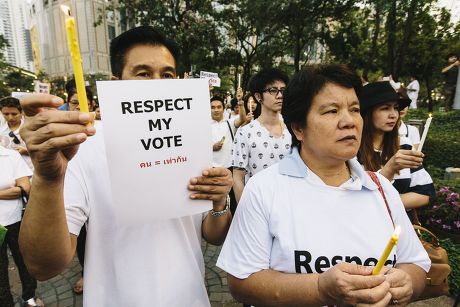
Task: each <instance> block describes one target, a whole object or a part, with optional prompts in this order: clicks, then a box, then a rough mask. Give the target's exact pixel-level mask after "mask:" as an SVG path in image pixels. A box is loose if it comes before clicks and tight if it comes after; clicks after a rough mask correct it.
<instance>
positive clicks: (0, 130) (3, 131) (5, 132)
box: [0, 120, 34, 170]
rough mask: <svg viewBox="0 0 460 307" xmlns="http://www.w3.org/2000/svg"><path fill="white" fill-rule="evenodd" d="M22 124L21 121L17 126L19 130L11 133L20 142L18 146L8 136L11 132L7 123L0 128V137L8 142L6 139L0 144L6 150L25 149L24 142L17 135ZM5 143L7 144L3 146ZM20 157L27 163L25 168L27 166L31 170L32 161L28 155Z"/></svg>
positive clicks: (32, 167) (22, 121)
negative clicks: (20, 147)
mask: <svg viewBox="0 0 460 307" xmlns="http://www.w3.org/2000/svg"><path fill="white" fill-rule="evenodd" d="M23 124H24V120H21V124H20V125H19V128H18V129H16V130H14V131H13V133H14V135H15V136H16V138H17V139H18V140H19V142H20V143H19V144H15V143H14V138H13V137H11V136H10V135H9V134H10V132H11V129H10V127H8V123H5V124H4V125H1V126H0V136H2V137H5V138H8V140H9V141H8V140H6V139H2V141H3V142H2V143H3V145H4V146H5V147H6V148H9V149H13V150H16V147H17V146H22V147H26V143H24V141H23V140H22V138H21V135H20V134H19V130H20V129H21V127H22V125H23ZM5 141H6V143H7V144H5ZM21 156H22V158H23V159H24V161H25V162H26V163H27V166H29V167H30V169H31V170H33V169H34V166H33V164H32V159H31V158H30V156H29V155H21Z"/></svg>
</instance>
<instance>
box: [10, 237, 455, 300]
mask: <svg viewBox="0 0 460 307" xmlns="http://www.w3.org/2000/svg"><path fill="white" fill-rule="evenodd" d="M202 248H203V254H204V261H205V264H206V287H207V289H208V293H209V299H210V301H211V306H212V307H236V306H238V307H241V306H242V305H241V304H239V303H237V302H236V301H235V300H234V299H233V298H232V296H231V295H230V293H229V291H228V286H227V278H226V274H225V273H224V272H223V271H222V270H220V269H219V268H217V267H216V266H215V263H216V261H217V257H218V255H219V251H220V248H219V247H216V246H213V245H208V244H205V243H203V244H202ZM13 263H14V262H13V259H12V258H11V257H10V270H9V276H10V283H11V284H12V292H13V296H14V297H15V298H16V300H17V303H16V305H15V307H20V304H19V300H20V295H21V283H20V281H19V277H18V274H17V270H16V267H15V266H14V265H13ZM80 271H81V268H80V265H79V263H78V260H77V258H76V257H75V258H74V260H73V261H72V262H71V263H70V265H69V267H68V268H67V269H66V270H65V271H64V272H63V273H62V274H60V275H58V276H56V277H54V278H52V279H50V280H47V281H45V282H39V283H38V289H37V294H38V295H39V296H40V297H42V298H43V300H44V301H45V304H46V307H81V306H82V295H75V294H74V293H73V291H72V288H73V285H74V283H75V282H76V281H77V280H78V278H80ZM453 302H454V300H453V299H452V298H450V297H440V298H436V299H431V300H426V301H422V302H417V303H414V304H411V305H410V306H411V307H431V306H436V307H451V306H452V305H453Z"/></svg>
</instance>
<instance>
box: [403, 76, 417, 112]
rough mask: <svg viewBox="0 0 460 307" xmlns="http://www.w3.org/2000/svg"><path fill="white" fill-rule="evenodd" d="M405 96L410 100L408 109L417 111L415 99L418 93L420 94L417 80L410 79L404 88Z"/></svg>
mask: <svg viewBox="0 0 460 307" xmlns="http://www.w3.org/2000/svg"><path fill="white" fill-rule="evenodd" d="M406 91H407V96H408V97H409V99H410V100H411V102H410V108H411V109H417V99H418V93H419V92H420V83H418V80H417V78H415V76H411V77H410V82H409V85H407V87H406Z"/></svg>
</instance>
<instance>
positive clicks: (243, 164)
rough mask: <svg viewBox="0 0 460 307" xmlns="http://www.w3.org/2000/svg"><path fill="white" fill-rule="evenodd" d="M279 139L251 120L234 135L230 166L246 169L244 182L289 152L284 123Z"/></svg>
mask: <svg viewBox="0 0 460 307" xmlns="http://www.w3.org/2000/svg"><path fill="white" fill-rule="evenodd" d="M282 125H283V134H282V135H281V136H280V137H279V138H275V137H273V136H272V135H271V134H270V132H269V131H268V130H267V128H265V127H264V126H262V125H261V124H260V122H259V121H258V120H253V121H252V122H250V123H249V124H247V125H246V126H243V127H240V128H239V129H238V131H237V132H236V134H235V141H234V142H233V148H232V166H233V167H237V168H243V169H246V176H245V182H247V181H248V180H249V178H251V177H252V176H254V175H255V174H256V173H258V172H260V171H261V170H264V169H266V168H267V167H269V166H270V165H273V164H274V163H276V162H278V161H279V160H281V159H283V157H285V156H287V155H288V154H289V153H290V152H291V143H292V137H291V134H290V133H289V131H288V129H287V127H286V125H285V124H284V122H283V123H282Z"/></svg>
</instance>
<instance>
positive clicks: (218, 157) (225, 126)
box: [211, 119, 236, 168]
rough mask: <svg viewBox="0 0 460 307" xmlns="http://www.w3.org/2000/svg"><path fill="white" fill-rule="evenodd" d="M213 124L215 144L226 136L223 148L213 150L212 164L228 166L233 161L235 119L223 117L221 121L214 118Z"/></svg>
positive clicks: (213, 140)
mask: <svg viewBox="0 0 460 307" xmlns="http://www.w3.org/2000/svg"><path fill="white" fill-rule="evenodd" d="M211 125H212V126H211V127H212V143H213V144H215V143H217V142H220V141H221V140H222V138H223V137H225V139H224V144H223V145H222V148H221V149H220V150H218V151H213V152H212V166H213V167H225V168H228V167H230V166H231V161H232V156H231V154H232V153H231V151H232V143H233V136H234V135H235V132H236V127H235V120H234V119H227V120H226V119H223V120H221V121H220V122H218V121H215V120H213V121H212V124H211Z"/></svg>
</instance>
